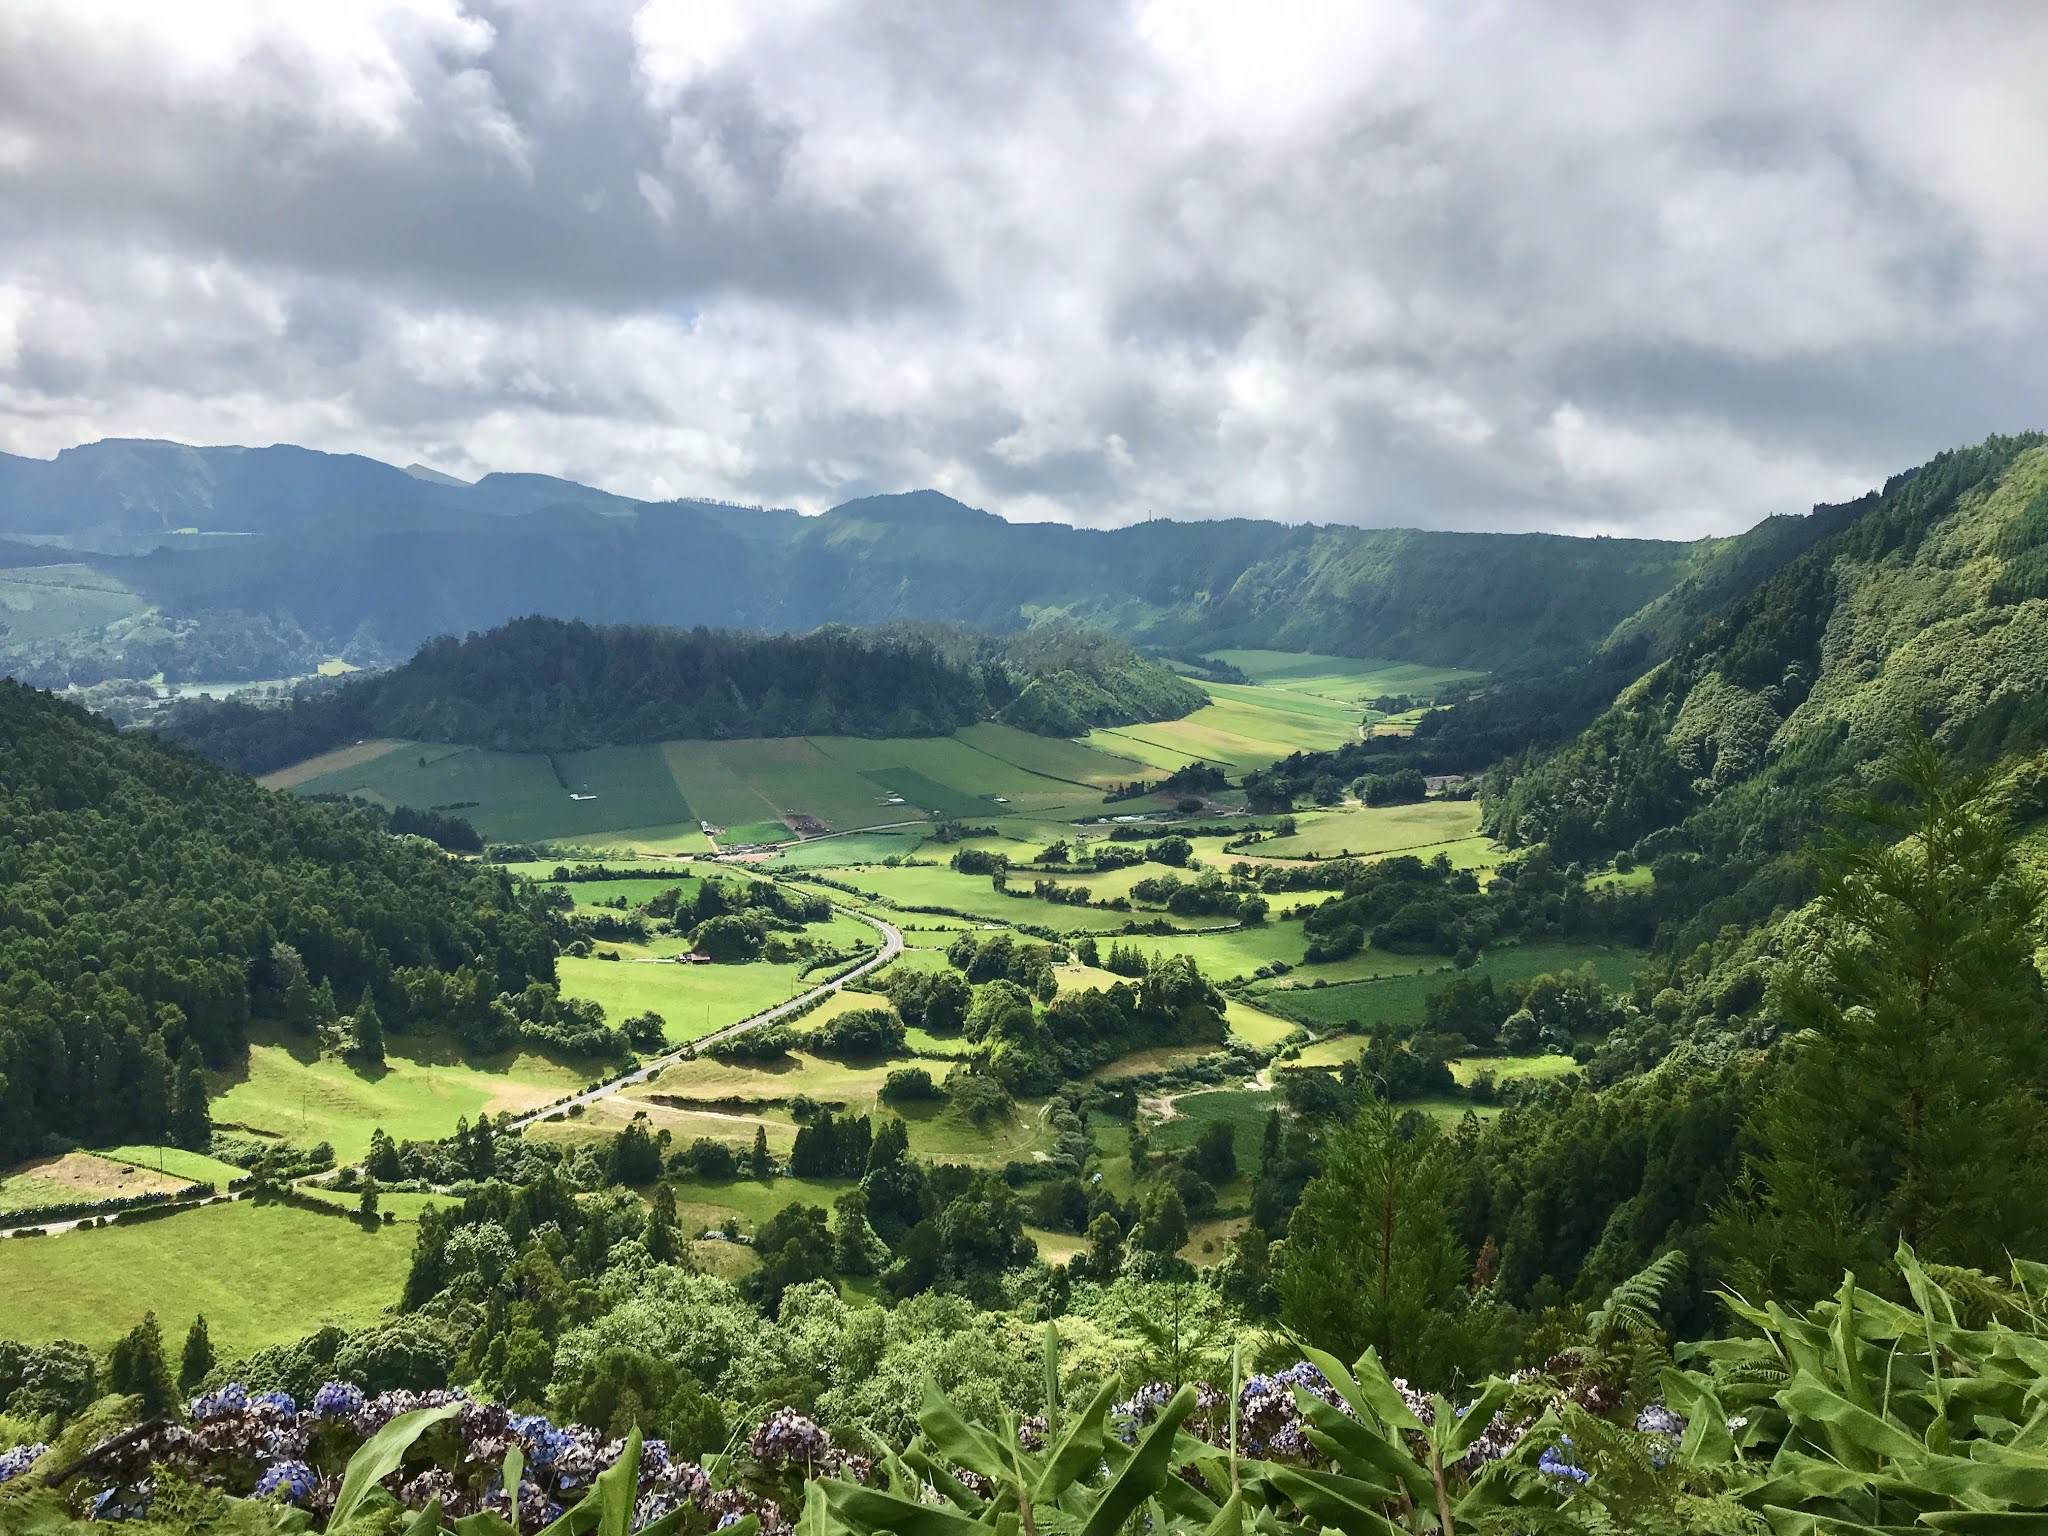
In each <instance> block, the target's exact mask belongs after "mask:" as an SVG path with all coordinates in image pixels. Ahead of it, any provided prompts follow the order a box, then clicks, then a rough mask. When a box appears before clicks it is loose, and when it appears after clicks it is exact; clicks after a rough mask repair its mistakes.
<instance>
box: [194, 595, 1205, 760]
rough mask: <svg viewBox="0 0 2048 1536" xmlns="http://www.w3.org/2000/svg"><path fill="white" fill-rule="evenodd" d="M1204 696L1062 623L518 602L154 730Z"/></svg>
mask: <svg viewBox="0 0 2048 1536" xmlns="http://www.w3.org/2000/svg"><path fill="white" fill-rule="evenodd" d="M1207 702H1208V695H1207V694H1205V693H1204V692H1203V691H1202V690H1201V689H1200V688H1198V687H1196V686H1195V685H1194V684H1192V683H1190V682H1188V681H1186V680H1185V679H1183V678H1180V677H1178V676H1176V675H1175V674H1174V673H1173V672H1171V671H1170V670H1168V669H1167V668H1166V667H1164V666H1162V665H1160V664H1159V663H1158V662H1155V661H1148V660H1146V659H1145V658H1144V657H1141V656H1139V655H1138V654H1137V653H1136V652H1134V651H1133V650H1131V648H1130V647H1129V646H1127V645H1124V644H1123V643H1122V642H1120V641H1116V640H1112V639H1110V638H1109V637H1107V636H1105V635H1102V634H1099V633H1094V632H1089V631H1083V630H1077V629H1074V628H1071V627H1068V626H1058V627H1055V628H1052V629H1049V630H1046V631H1043V632H1034V633H1033V634H1031V635H1029V636H1024V637H1018V638H1016V639H1012V640H1009V641H1003V640H996V639H991V638H990V637H987V636H976V635H972V634H970V633H968V632H966V631H960V630H927V629H926V628H924V627H922V626H918V625H894V626H889V627H886V628H882V629H875V630H855V629H849V628H845V627H843V626H833V627H829V628H825V629H819V630H814V631H812V632H811V633H809V634H804V635H758V634H746V633H741V632H736V631H732V630H713V629H694V630H681V629H661V628H656V627H653V626H647V625H619V626H609V627H597V626H593V625H589V624H583V623H577V622H564V621H562V620H558V619H544V618H538V617H533V618H524V619H518V620H515V621H513V622H512V623H510V624H506V625H502V626H500V627H499V628H497V629H494V630H491V631H489V632H488V633H486V634H481V635H471V636H469V637H468V638H466V639H463V640H456V639H453V638H448V637H443V638H442V639H439V640H435V641H432V642H430V643H429V644H428V645H426V646H424V647H422V648H421V650H420V652H419V654H418V655H416V656H414V657H413V659H412V660H411V661H409V662H408V663H406V664H405V665H404V666H402V667H399V668H397V669H395V670H393V671H391V672H386V673H382V674H379V675H376V676H372V677H365V678H360V679H355V680H352V681H350V682H347V683H343V684H341V685H340V686H338V687H334V688H332V689H329V690H327V691H324V692H321V693H317V694H314V695H311V696H309V697H305V698H301V699H298V700H296V701H294V702H293V703H292V704H290V705H289V706H287V707H285V708H259V707H256V706H252V705H247V704H241V703H234V702H229V703H224V704H214V703H209V702H206V701H200V700H195V701H192V702H190V703H188V704H186V705H184V706H182V707H181V708H179V709H178V710H176V711H174V712H173V713H172V714H171V716H170V717H169V718H168V719H167V721H166V722H165V723H164V726H163V729H164V731H165V733H166V734H167V735H169V736H170V737H171V738H172V739H174V740H178V741H181V742H183V743H185V744H186V745H189V746H191V747H193V748H195V749H196V750H198V751H200V752H203V753H205V754H206V755H207V756H208V757H211V758H212V759H214V760H215V761H216V762H219V763H223V764H225V765H227V766H229V767H232V768H235V769H238V770H240V771H242V772H245V773H264V772H268V771H269V770H271V769H274V768H277V767H281V766H283V765H284V764H286V763H291V762H297V761H299V760H301V759H303V758H305V757H308V756H311V755H312V754H314V753H317V752H324V751H326V750H328V749H329V748H331V747H335V746H338V745H340V744H341V743H343V742H345V741H352V740H356V739H359V738H361V737H365V736H396V737H404V738H406V739H409V740H419V741H440V742H454V743H461V744H463V745H468V746H479V747H493V748H499V749H502V750H505V751H513V752H560V751H576V750H580V749H583V748H588V747H598V746H618V745H626V744H630V743H635V742H649V741H669V740H729V739H733V738H738V737H757V736H769V737H773V736H834V735H837V736H876V737H881V736H942V735H945V734H947V733H949V732H951V731H953V730H956V729H958V728H959V727H960V726H963V725H971V724H973V723H974V722H975V721H977V720H986V719H989V718H991V717H995V718H1000V719H1003V720H1005V721H1008V722H1010V723H1012V724H1015V725H1018V726H1021V727H1022V728H1024V729H1026V730H1033V731H1038V732H1040V733H1041V734H1048V735H1080V734H1082V733H1084V732H1086V731H1087V730H1088V729H1090V728H1091V727H1093V726H1097V725H1120V724H1129V723H1131V722H1133V721H1137V720H1163V719H1173V718H1177V717H1179V716H1181V715H1185V714H1187V713H1188V712H1189V711H1191V710H1194V709H1198V708H1200V707H1201V706H1202V705H1203V704H1205V703H1207Z"/></svg>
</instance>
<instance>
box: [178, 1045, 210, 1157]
mask: <svg viewBox="0 0 2048 1536" xmlns="http://www.w3.org/2000/svg"><path fill="white" fill-rule="evenodd" d="M170 1133H171V1140H172V1141H174V1142H176V1143H177V1144H178V1145H179V1146H181V1147H184V1148H186V1149H187V1150H188V1151H193V1152H204V1151H205V1150H206V1149H207V1148H208V1147H209V1146H211V1145H212V1144H213V1114H212V1112H211V1111H210V1110H209V1109H208V1108H207V1107H206V1063H205V1062H204V1061H202V1060H201V1059H200V1056H199V1047H198V1045H196V1044H195V1043H194V1042H193V1041H192V1040H191V1039H190V1038H187V1040H186V1041H185V1044H184V1047H183V1048H182V1049H181V1050H180V1051H179V1052H178V1070H177V1074H176V1084H175V1087H174V1088H173V1091H172V1097H171V1127H170Z"/></svg>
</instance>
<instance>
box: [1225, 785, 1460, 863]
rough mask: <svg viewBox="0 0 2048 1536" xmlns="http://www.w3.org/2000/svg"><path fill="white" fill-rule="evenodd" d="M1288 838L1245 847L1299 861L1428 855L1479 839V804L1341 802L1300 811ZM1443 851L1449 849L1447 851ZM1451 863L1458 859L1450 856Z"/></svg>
mask: <svg viewBox="0 0 2048 1536" xmlns="http://www.w3.org/2000/svg"><path fill="white" fill-rule="evenodd" d="M1294 823H1295V826H1296V828H1297V829H1298V830H1297V831H1296V832H1295V834H1294V836H1292V837H1272V838H1267V839H1265V840H1264V841H1263V842H1259V843H1255V844H1253V845H1252V847H1250V848H1249V849H1247V850H1246V853H1247V854H1248V855H1250V856H1255V857H1261V858H1274V859H1298V858H1302V857H1304V856H1305V855H1308V854H1311V853H1312V854H1315V855H1317V856H1318V857H1320V858H1326V859H1327V858H1336V857H1339V856H1341V855H1343V854H1346V853H1354V854H1384V853H1413V854H1415V855H1416V856H1417V857H1420V858H1425V859H1426V858H1429V857H1430V856H1431V855H1432V854H1434V853H1435V852H1436V849H1437V847H1438V845H1443V844H1461V843H1464V842H1466V841H1467V840H1471V839H1477V840H1478V841H1480V842H1482V843H1485V844H1486V845H1487V847H1488V848H1489V849H1490V848H1491V847H1492V844H1491V842H1490V841H1489V840H1487V839H1484V838H1479V835H1478V834H1479V802H1478V801H1476V800H1424V801H1421V802H1419V803H1417V804H1415V805H1380V806H1363V805H1357V806H1344V807H1340V808H1338V809H1334V810H1328V811H1299V812H1297V813H1296V814H1295V818H1294ZM1447 851H1448V850H1447ZM1452 862H1453V863H1459V862H1461V861H1459V860H1458V859H1456V858H1453V860H1452Z"/></svg>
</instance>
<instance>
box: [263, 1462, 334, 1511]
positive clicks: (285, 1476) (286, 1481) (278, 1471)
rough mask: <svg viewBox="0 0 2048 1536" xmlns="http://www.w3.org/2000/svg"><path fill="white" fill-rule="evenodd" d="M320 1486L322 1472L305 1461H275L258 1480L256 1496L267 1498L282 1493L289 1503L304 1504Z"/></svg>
mask: <svg viewBox="0 0 2048 1536" xmlns="http://www.w3.org/2000/svg"><path fill="white" fill-rule="evenodd" d="M319 1486H320V1474H319V1473H317V1472H315V1471H314V1470H313V1469H312V1468H311V1467H309V1466H307V1465H306V1464H305V1463H304V1462H303V1461H274V1462H272V1463H271V1464H270V1465H269V1466H268V1467H266V1468H264V1470H263V1476H261V1477H260V1478H258V1479H257V1480H256V1497H257V1498H259V1499H267V1498H269V1497H270V1496H271V1495H272V1494H274V1493H281V1494H283V1495H284V1500H285V1502H286V1503H287V1504H303V1503H305V1502H306V1500H307V1499H308V1498H310V1497H311V1496H312V1493H313V1490H314V1489H315V1488H317V1487H319Z"/></svg>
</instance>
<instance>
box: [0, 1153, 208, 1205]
mask: <svg viewBox="0 0 2048 1536" xmlns="http://www.w3.org/2000/svg"><path fill="white" fill-rule="evenodd" d="M191 1182H193V1181H192V1180H190V1179H185V1178H179V1177H178V1176H177V1175H175V1174H170V1175H161V1174H159V1173H158V1172H157V1171H156V1169H154V1168H147V1169H144V1168H137V1167H134V1166H132V1165H131V1164H128V1163H125V1162H121V1161H119V1160H117V1159H113V1158H107V1157H100V1156H98V1155H96V1154H94V1153H91V1152H66V1153H64V1154H63V1155H61V1156H58V1157H39V1158H37V1159H35V1160H34V1161H33V1162H29V1163H23V1164H21V1165H20V1166H18V1167H16V1168H14V1169H13V1170H12V1171H10V1172H8V1173H6V1174H4V1175H0V1216H4V1215H6V1214H7V1213H9V1212H11V1211H29V1210H34V1209H36V1208H37V1207H39V1206H48V1205H68V1204H72V1203H74V1202H78V1201H84V1200H112V1199H121V1198H125V1197H127V1196H130V1195H153V1194H166V1193H169V1192H170V1191H172V1190H176V1189H183V1188H184V1187H185V1186H186V1185H187V1184H189V1183H191Z"/></svg>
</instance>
